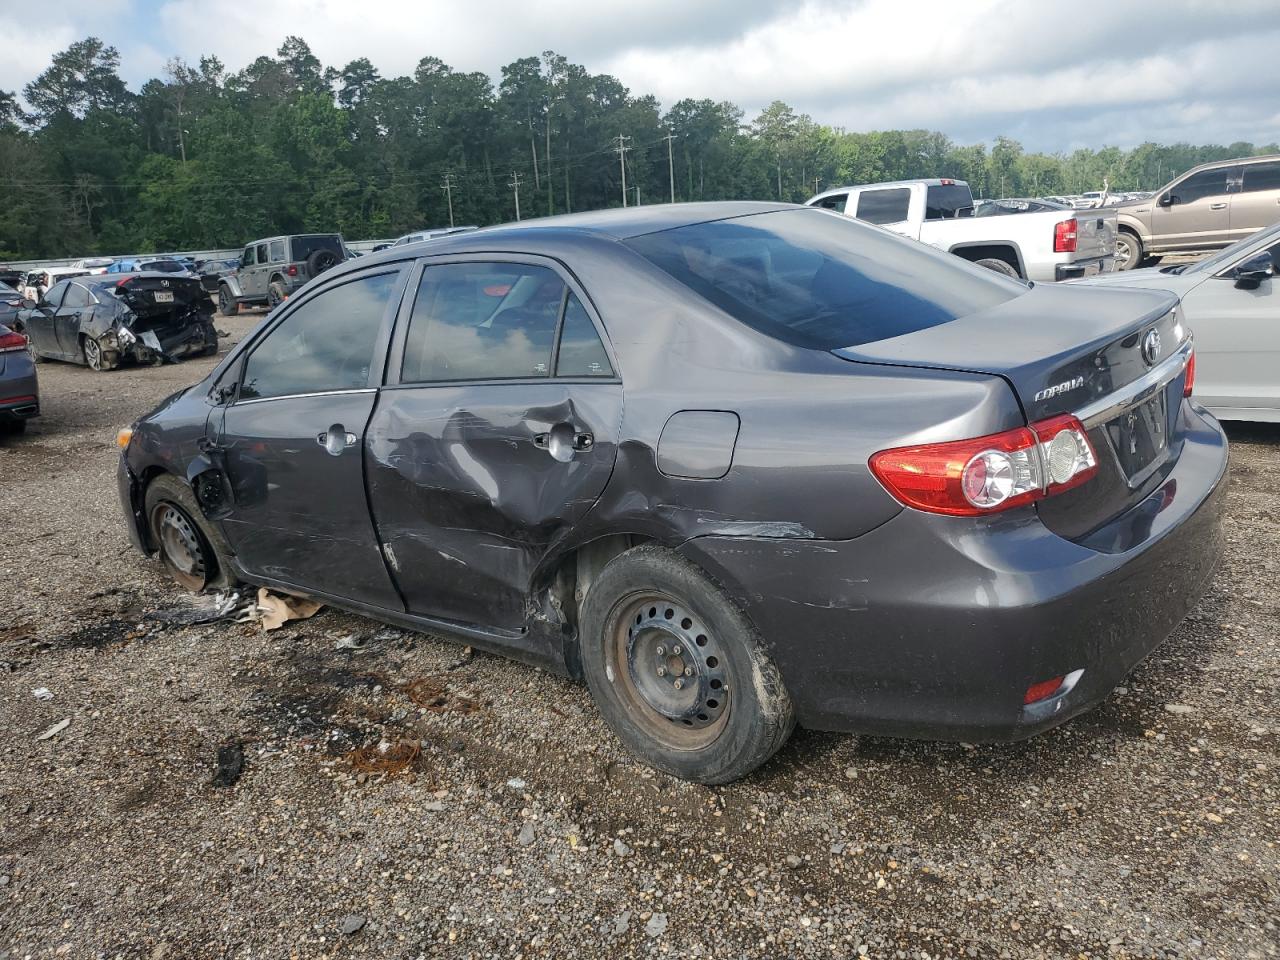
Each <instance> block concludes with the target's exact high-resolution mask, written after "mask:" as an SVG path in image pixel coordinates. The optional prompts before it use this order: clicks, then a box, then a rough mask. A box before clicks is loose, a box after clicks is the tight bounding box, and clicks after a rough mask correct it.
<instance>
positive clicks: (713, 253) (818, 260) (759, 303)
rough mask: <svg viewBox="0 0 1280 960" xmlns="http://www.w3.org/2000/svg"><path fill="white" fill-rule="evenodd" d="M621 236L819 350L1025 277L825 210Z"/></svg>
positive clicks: (765, 327) (906, 327) (997, 298)
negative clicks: (1014, 277) (1013, 276)
mask: <svg viewBox="0 0 1280 960" xmlns="http://www.w3.org/2000/svg"><path fill="white" fill-rule="evenodd" d="M626 243H627V245H628V246H630V247H631V249H633V250H635V251H636V252H637V253H638V254H640V255H641V256H642V257H644V258H645V259H646V260H648V261H650V262H651V263H653V264H654V265H655V266H658V267H660V268H661V269H662V270H664V271H666V272H667V273H669V274H670V275H671V276H672V277H674V278H675V279H676V280H678V281H679V282H680V283H682V284H684V285H685V286H686V287H688V288H689V289H690V290H692V291H694V292H695V293H697V294H698V295H699V296H701V297H704V298H705V299H707V300H709V301H711V302H712V303H713V304H715V305H716V306H717V307H719V308H720V309H721V310H724V311H725V312H726V313H728V314H729V315H730V316H732V317H734V318H735V319H737V320H739V321H740V322H742V323H745V324H747V326H749V327H752V328H754V329H756V330H759V331H761V332H763V333H766V334H768V335H769V336H772V337H775V338H777V339H779V340H782V341H785V342H787V343H791V344H795V345H796V346H801V347H809V348H812V349H817V350H834V349H837V348H839V347H853V346H858V345H860V344H864V343H871V342H874V341H876V340H886V339H888V338H890V337H897V336H901V335H902V334H905V333H914V332H915V331H917V330H923V329H925V328H926V327H933V326H937V325H938V324H941V323H947V322H949V321H951V320H955V319H956V318H958V317H963V316H967V315H969V314H971V313H977V312H978V311H980V310H986V309H988V308H990V307H994V306H996V305H997V304H1001V303H1004V302H1005V301H1007V300H1011V299H1013V298H1014V297H1016V296H1018V295H1019V294H1021V293H1025V292H1026V290H1027V287H1026V285H1025V284H1023V283H1022V282H1021V281H1017V280H1012V279H1010V278H1008V277H1003V276H1000V275H999V274H997V273H995V272H994V271H991V270H986V269H984V268H982V267H975V266H973V265H972V264H969V263H967V262H965V261H963V260H961V259H960V258H958V257H955V256H952V255H950V254H946V253H942V252H940V251H937V250H933V249H932V248H930V247H928V246H926V245H924V244H922V243H918V242H916V241H914V240H907V239H904V238H901V237H897V236H895V235H893V234H891V233H888V232H886V231H884V230H877V229H874V228H871V227H867V226H865V225H863V224H859V223H857V222H855V221H853V220H850V219H849V218H847V217H842V216H840V215H838V214H831V213H826V212H824V211H821V210H812V209H805V210H780V211H776V212H773V213H762V214H755V215H753V216H748V217H738V218H736V219H733V220H717V221H714V222H711V223H698V224H692V225H690V226H687V227H677V228H675V229H673V230H664V231H661V232H659V233H651V234H647V235H645V236H641V237H634V238H632V239H631V240H628V241H626Z"/></svg>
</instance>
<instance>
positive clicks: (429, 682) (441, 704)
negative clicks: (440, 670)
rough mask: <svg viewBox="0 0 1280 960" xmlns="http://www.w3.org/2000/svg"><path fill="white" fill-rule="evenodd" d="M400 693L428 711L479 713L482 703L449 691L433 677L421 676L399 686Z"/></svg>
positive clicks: (481, 709) (482, 706)
mask: <svg viewBox="0 0 1280 960" xmlns="http://www.w3.org/2000/svg"><path fill="white" fill-rule="evenodd" d="M400 690H401V692H402V693H404V695H405V696H407V697H408V698H409V699H410V700H412V701H413V703H414V704H415V705H417V706H419V707H421V708H422V709H423V710H426V711H427V712H428V713H463V714H471V713H480V712H481V711H483V710H484V705H483V704H481V703H480V701H479V700H473V699H472V698H471V697H463V696H459V695H458V694H455V693H450V692H449V688H448V687H446V686H445V685H444V684H443V683H441V682H440V681H439V680H437V679H436V678H435V677H421V678H420V679H418V680H411V681H410V682H408V683H406V684H404V685H403V686H401V687H400Z"/></svg>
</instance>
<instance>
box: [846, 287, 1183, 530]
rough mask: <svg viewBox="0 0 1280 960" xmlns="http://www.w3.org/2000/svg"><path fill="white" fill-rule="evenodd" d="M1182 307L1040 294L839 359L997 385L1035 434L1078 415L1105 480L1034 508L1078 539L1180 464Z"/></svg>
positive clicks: (1140, 296)
mask: <svg viewBox="0 0 1280 960" xmlns="http://www.w3.org/2000/svg"><path fill="white" fill-rule="evenodd" d="M1177 303H1178V301H1177V298H1176V297H1174V296H1173V295H1172V294H1168V293H1164V292H1158V291H1146V290H1129V289H1121V288H1107V287H1079V286H1071V287H1063V286H1036V287H1034V288H1033V289H1031V290H1029V291H1028V292H1027V293H1026V294H1024V295H1023V296H1020V297H1015V298H1014V299H1012V300H1009V301H1007V302H1005V303H1003V304H1000V305H998V306H996V307H994V308H992V309H990V310H986V311H983V312H982V313H979V314H975V315H972V316H968V317H961V318H959V319H957V320H953V321H951V322H949V323H943V324H939V325H937V326H933V327H928V328H926V329H923V330H918V331H916V332H914V333H909V334H905V335H903V336H900V337H893V338H891V339H888V340H880V341H876V342H872V343H866V344H862V345H860V346H857V347H848V348H843V349H839V350H834V351H832V352H833V353H835V354H836V355H837V356H839V357H842V358H843V359H846V360H852V361H856V362H861V363H875V364H891V365H894V366H906V367H925V368H932V369H940V370H957V371H965V372H971V373H985V374H990V375H995V376H999V377H1001V378H1003V379H1004V380H1005V381H1006V382H1007V383H1008V384H1009V385H1010V387H1011V388H1012V389H1013V392H1014V394H1015V395H1016V396H1017V398H1018V401H1019V403H1020V404H1021V405H1022V409H1023V412H1024V413H1025V415H1026V418H1027V422H1028V423H1033V422H1035V421H1038V420H1043V419H1045V418H1047V417H1050V416H1053V415H1055V414H1060V413H1071V414H1075V415H1077V416H1080V418H1081V419H1082V420H1084V421H1085V426H1086V427H1087V428H1088V433H1089V439H1090V440H1091V441H1092V443H1093V447H1094V451H1095V454H1096V456H1097V460H1098V473H1097V475H1096V476H1094V477H1093V478H1092V479H1091V480H1090V481H1089V482H1088V483H1085V484H1083V485H1081V486H1079V487H1076V488H1074V489H1072V490H1068V491H1066V492H1064V493H1062V494H1059V495H1056V496H1054V497H1050V498H1048V499H1046V500H1043V501H1041V502H1040V505H1039V507H1038V509H1039V510H1040V515H1041V519H1042V520H1043V521H1044V522H1045V524H1046V525H1047V526H1049V527H1050V529H1052V530H1054V531H1055V532H1056V533H1058V534H1059V535H1061V536H1064V537H1068V538H1069V539H1079V538H1081V537H1084V536H1086V535H1088V534H1090V533H1092V532H1094V531H1095V530H1097V529H1098V528H1099V527H1101V526H1103V525H1104V524H1106V523H1107V522H1108V521H1110V520H1112V519H1113V518H1115V517H1116V516H1118V515H1119V514H1121V513H1123V512H1124V511H1125V510H1127V509H1128V508H1129V507H1131V506H1133V505H1135V504H1136V503H1138V502H1140V501H1141V500H1143V499H1144V498H1145V497H1147V496H1148V495H1150V494H1151V493H1152V491H1154V490H1155V489H1156V488H1157V487H1158V486H1159V484H1160V482H1161V481H1162V478H1163V477H1165V476H1167V474H1168V473H1169V471H1170V470H1172V468H1173V464H1174V463H1176V461H1177V456H1178V453H1179V452H1180V450H1181V442H1182V436H1183V429H1184V428H1183V418H1182V417H1181V415H1180V413H1181V399H1182V386H1183V381H1184V377H1183V371H1182V366H1181V362H1180V361H1179V359H1178V358H1179V356H1180V350H1179V347H1180V345H1181V344H1183V342H1184V340H1185V339H1186V336H1187V334H1186V332H1185V331H1184V329H1183V327H1182V325H1181V323H1180V322H1179V320H1178V317H1177V314H1176V311H1175V309H1174V308H1175V307H1176V306H1177ZM1157 339H1158V341H1159V343H1158V345H1157V344H1156V342H1155V341H1156V340H1157ZM1144 345H1145V349H1144ZM1166 376H1167V377H1169V379H1166ZM939 413H940V416H942V417H945V415H946V411H940V412H939Z"/></svg>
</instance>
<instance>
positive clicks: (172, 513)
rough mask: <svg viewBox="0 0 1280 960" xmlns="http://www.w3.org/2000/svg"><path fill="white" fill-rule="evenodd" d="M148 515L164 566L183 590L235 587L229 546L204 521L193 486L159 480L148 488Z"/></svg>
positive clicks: (168, 477) (169, 478) (175, 480)
mask: <svg viewBox="0 0 1280 960" xmlns="http://www.w3.org/2000/svg"><path fill="white" fill-rule="evenodd" d="M146 512H147V523H148V525H149V529H150V533H151V542H152V543H153V544H155V546H156V548H157V549H158V550H159V552H160V562H161V563H162V564H163V565H164V568H165V569H166V570H168V571H169V573H170V575H171V576H172V577H173V579H175V580H176V581H178V584H179V585H180V586H182V587H184V588H185V589H187V590H190V591H191V592H192V593H198V592H199V591H201V590H203V589H205V588H206V587H227V586H231V585H232V584H233V583H234V578H233V577H232V575H231V573H230V569H231V568H230V567H229V566H228V564H227V562H226V559H225V558H226V557H227V556H229V554H230V550H229V549H228V547H227V543H226V541H225V540H224V539H223V538H222V535H221V534H219V533H218V532H217V531H216V530H214V529H213V528H212V527H211V526H209V524H208V523H206V522H205V521H204V519H203V517H202V516H201V514H200V507H199V505H198V504H197V503H196V498H195V494H193V493H192V492H191V488H190V487H189V486H187V485H186V484H185V483H183V482H182V481H181V480H179V479H178V478H177V477H174V476H171V475H168V474H165V475H162V476H159V477H156V478H155V480H153V481H152V482H151V484H150V485H149V486H148V487H147V495H146Z"/></svg>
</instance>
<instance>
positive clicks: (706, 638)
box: [605, 593, 733, 750]
mask: <svg viewBox="0 0 1280 960" xmlns="http://www.w3.org/2000/svg"><path fill="white" fill-rule="evenodd" d="M617 610H618V614H617V617H616V619H615V620H614V629H613V631H612V635H611V636H610V638H609V641H608V649H607V650H606V661H605V662H606V670H607V673H608V676H609V679H610V681H611V682H612V683H613V685H614V688H615V689H616V690H617V691H618V693H619V695H620V697H621V699H622V701H623V703H624V704H625V706H626V707H627V709H628V712H629V713H630V714H631V716H632V719H634V720H635V721H636V722H637V724H638V725H639V726H640V727H641V728H642V729H643V730H644V731H645V733H646V734H647V735H648V736H650V737H652V738H653V739H654V740H656V741H657V742H659V743H661V744H663V745H664V746H665V747H667V748H669V749H674V750H700V749H703V748H705V747H708V746H710V745H711V744H712V743H713V742H715V740H716V739H717V738H718V737H719V736H720V735H721V733H723V732H724V729H725V726H726V725H727V724H728V721H729V713H730V710H731V706H732V703H731V699H730V690H731V689H732V688H733V683H732V677H731V671H730V664H729V658H728V657H727V656H726V655H725V652H724V649H723V646H722V645H721V643H720V642H719V638H718V637H717V636H716V635H715V633H714V632H713V631H712V630H711V628H710V626H709V625H708V624H707V623H706V622H705V621H704V620H703V619H702V618H700V617H699V616H698V615H697V613H696V612H695V611H694V610H693V609H692V608H691V607H690V606H689V605H688V604H687V603H682V602H680V601H678V600H675V599H673V598H672V597H668V596H665V595H663V594H660V593H653V594H645V595H642V596H639V597H634V598H632V599H630V600H627V601H624V602H623V603H622V604H620V605H619V607H618V608H617Z"/></svg>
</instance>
